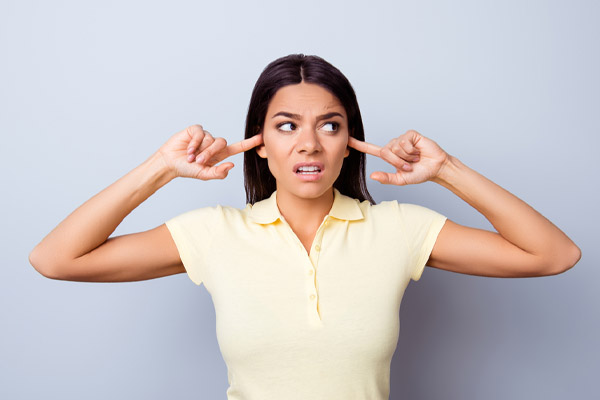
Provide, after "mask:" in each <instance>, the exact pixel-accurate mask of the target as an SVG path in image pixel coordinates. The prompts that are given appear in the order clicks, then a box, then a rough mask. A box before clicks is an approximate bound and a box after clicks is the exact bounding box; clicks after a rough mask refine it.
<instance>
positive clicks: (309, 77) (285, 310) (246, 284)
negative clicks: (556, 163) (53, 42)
mask: <svg viewBox="0 0 600 400" xmlns="http://www.w3.org/2000/svg"><path fill="white" fill-rule="evenodd" d="M245 137H246V138H245V140H243V141H241V142H238V143H235V144H233V145H229V146H227V144H226V142H225V140H224V139H223V138H214V137H213V136H212V135H211V134H210V133H209V132H207V131H206V130H204V129H203V128H202V126H199V125H195V126H191V127H189V128H187V129H185V130H184V131H182V132H179V133H177V134H175V135H174V136H173V137H171V138H170V139H169V140H168V141H167V142H166V143H165V144H164V145H163V146H162V147H161V148H160V149H159V150H158V151H157V152H156V153H155V154H154V155H152V156H151V157H150V158H149V159H147V160H146V161H145V162H144V163H143V164H142V165H140V166H139V167H137V168H135V169H134V170H133V171H131V172H130V173H128V174H127V175H125V176H124V177H123V178H121V179H119V180H118V181H117V182H115V183H114V184H112V185H111V186H109V187H108V188H106V189H105V190H103V191H102V192H100V193H99V194H97V195H96V196H94V197H92V198H91V199H90V200H88V201H87V202H86V203H84V204H83V205H82V206H81V207H79V208H78V209H77V210H75V211H74V212H73V213H72V214H71V215H69V216H68V217H67V218H66V219H65V220H64V221H63V222H61V223H60V224H59V225H58V226H57V227H56V228H55V229H54V230H53V231H52V232H51V233H50V234H49V235H48V236H46V237H45V238H44V239H43V240H42V242H41V243H40V244H38V245H37V246H36V248H35V249H34V250H33V251H32V253H31V255H30V261H31V263H32V265H33V266H34V267H35V268H36V269H37V270H38V271H39V272H40V273H42V274H43V275H45V276H47V277H50V278H54V279H66V280H79V281H111V282H117V281H119V282H121V281H136V280H143V279H151V278H158V277H162V276H167V275H172V274H176V273H183V272H187V273H188V275H189V276H190V278H191V279H192V280H193V281H194V282H195V283H196V284H198V285H199V284H200V283H204V284H205V286H206V288H207V290H208V291H209V292H210V293H211V296H212V298H213V302H214V305H215V310H216V315H217V338H218V340H219V345H220V348H221V351H222V354H223V358H224V360H225V362H226V363H227V367H228V378H229V384H230V387H229V389H228V391H227V395H228V398H229V399H242V398H260V399H271V398H272V399H291V398H298V399H306V398H311V399H338V398H339V399H353V398H356V399H387V398H388V395H389V372H390V371H389V368H390V362H391V357H392V355H393V353H394V349H395V347H396V343H397V340H398V310H399V306H400V301H401V299H402V295H403V293H404V289H405V288H406V285H407V284H408V282H409V281H410V279H413V280H418V279H419V277H420V276H421V273H422V270H423V268H424V266H425V265H426V264H427V265H429V266H432V267H436V268H441V269H445V270H448V271H455V272H460V273H466V274H473V275H484V276H498V277H524V276H543V275H552V274H558V273H561V272H563V271H565V270H567V269H569V268H571V267H572V266H573V265H574V264H575V263H576V262H577V261H578V260H579V258H580V251H579V249H578V247H577V246H576V245H575V244H574V243H573V242H572V241H571V240H570V239H569V238H568V237H567V236H566V235H565V234H564V233H563V232H561V231H560V230H559V229H558V228H557V227H555V226H554V225H553V224H552V223H551V222H550V221H548V220H547V219H545V218H544V217H543V216H541V215H540V214H539V213H537V212H536V211H535V210H534V209H532V208H531V207H530V206H528V205H527V204H525V203H524V202H523V201H521V200H519V199H518V198H517V197H515V196H513V195H512V194H510V193H508V192H507V191H505V190H504V189H502V188H501V187H499V186H497V185H496V184H494V183H493V182H491V181H489V180H487V179H486V178H484V177H483V176H481V175H479V174H478V173H476V172H475V171H473V170H471V169H469V168H468V167H466V166H465V165H464V164H462V163H461V162H460V161H459V160H458V159H457V158H455V157H453V156H450V155H448V154H447V153H446V152H445V151H443V150H442V149H441V148H440V147H439V146H438V145H437V144H436V143H435V142H433V141H431V140H430V139H428V138H426V137H424V136H422V135H420V134H419V133H418V132H415V131H408V132H406V133H405V134H403V135H401V136H400V137H398V138H395V139H393V140H392V141H390V142H389V143H388V144H387V145H386V146H384V147H378V146H376V145H373V144H370V143H366V142H364V132H363V126H362V120H361V116H360V111H359V108H358V104H357V101H356V96H355V94H354V91H353V89H352V87H351V85H350V83H349V82H348V80H347V79H346V78H345V77H344V75H343V74H342V73H341V72H340V71H338V70H337V69H336V68H335V67H333V66H332V65H330V64H329V63H327V62H326V61H325V60H323V59H321V58H319V57H315V56H304V55H290V56H287V57H283V58H280V59H278V60H275V61H274V62H272V63H271V64H269V65H268V66H267V68H266V69H265V70H264V71H263V73H262V74H261V76H260V77H259V79H258V81H257V83H256V85H255V88H254V91H253V94H252V98H251V101H250V106H249V110H248V116H247V120H246V135H245ZM240 152H245V154H244V175H245V186H246V195H247V201H248V204H247V206H246V207H245V208H244V209H242V210H239V209H235V208H232V207H221V206H217V207H207V208H202V209H198V210H193V211H190V212H188V213H185V214H182V215H180V216H177V217H175V218H173V219H171V220H169V221H167V223H166V224H163V225H161V226H159V227H157V228H155V229H152V230H149V231H146V232H140V233H135V234H130V235H124V236H118V237H113V238H109V235H110V234H111V233H112V232H113V231H114V230H115V228H116V227H117V226H118V225H119V223H120V222H121V221H122V220H123V219H124V218H125V216H126V215H127V214H129V213H130V212H131V211H132V210H133V209H134V208H136V207H137V206H138V205H139V204H141V203H142V202H143V201H145V200H146V199H147V198H148V197H149V196H150V195H152V194H153V193H154V192H155V191H156V190H158V189H159V188H160V187H162V186H163V185H165V184H166V183H168V182H169V181H171V180H172V179H174V178H175V177H178V176H180V177H192V178H196V179H201V180H210V179H224V178H225V177H226V176H227V174H228V172H229V170H231V168H233V166H234V165H233V163H231V162H228V161H226V162H223V163H221V164H219V163H220V162H221V161H224V160H226V159H227V158H228V157H230V156H232V155H234V154H237V153H240ZM365 153H367V154H371V155H374V156H377V157H380V158H382V159H384V160H385V161H387V162H388V163H390V164H391V165H392V166H393V167H394V169H395V172H393V173H386V172H381V171H379V172H374V173H373V174H371V178H372V179H375V180H377V181H379V182H381V183H385V184H395V185H406V184H416V183H421V182H425V181H428V180H429V181H433V182H436V183H439V184H441V185H443V186H445V187H446V188H448V189H449V190H451V191H452V192H453V193H455V194H456V195H458V196H459V197H460V198H462V199H463V200H465V201H466V202H467V203H469V204H470V205H471V206H473V207H474V208H475V209H477V210H478V211H480V212H481V213H482V214H483V215H484V216H485V217H486V218H487V219H488V220H489V221H490V222H491V223H492V225H493V226H494V227H495V228H496V229H497V231H498V233H495V232H488V231H484V230H480V229H474V228H469V227H464V226H461V225H458V224H456V223H454V222H452V221H450V220H447V219H446V218H445V217H443V216H442V215H440V214H438V213H436V212H434V211H432V210H428V209H426V208H423V207H420V206H415V205H408V204H398V203H397V202H396V201H386V202H382V203H380V204H374V202H373V200H372V198H371V196H370V195H369V193H368V191H367V188H366V183H365V161H364V160H365Z"/></svg>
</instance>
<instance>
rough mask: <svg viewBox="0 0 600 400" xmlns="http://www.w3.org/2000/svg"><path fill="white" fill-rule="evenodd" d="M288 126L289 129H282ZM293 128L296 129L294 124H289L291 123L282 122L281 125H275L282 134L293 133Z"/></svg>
mask: <svg viewBox="0 0 600 400" xmlns="http://www.w3.org/2000/svg"><path fill="white" fill-rule="evenodd" d="M288 125H289V128H284V127H286V126H288ZM295 128H296V125H294V124H293V123H291V122H283V123H281V124H279V125H277V129H279V130H280V131H284V132H291V131H293V130H294V129H295Z"/></svg>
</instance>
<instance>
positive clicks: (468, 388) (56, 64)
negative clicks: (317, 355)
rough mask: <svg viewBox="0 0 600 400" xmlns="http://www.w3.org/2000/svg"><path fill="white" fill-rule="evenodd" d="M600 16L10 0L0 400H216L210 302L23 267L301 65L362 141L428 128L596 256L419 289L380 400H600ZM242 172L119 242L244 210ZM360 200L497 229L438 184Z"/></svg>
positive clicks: (562, 4)
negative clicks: (168, 146) (184, 218)
mask: <svg viewBox="0 0 600 400" xmlns="http://www.w3.org/2000/svg"><path fill="white" fill-rule="evenodd" d="M364 4H366V5H364ZM599 17H600V6H599V3H598V2H596V1H495V2H491V1H436V2H432V1H410V2H408V1H395V2H392V1H369V2H366V3H365V2H358V1H357V2H350V3H349V2H343V1H335V2H322V1H302V2H292V3H289V4H286V3H284V2H281V1H263V2H260V1H257V2H241V1H240V2H220V3H219V2H216V1H215V2H201V1H169V2H163V3H159V2H152V1H107V0H104V1H101V2H100V1H98V2H82V1H52V2H45V1H22V0H19V1H17V0H11V1H7V0H2V1H1V2H0V57H1V62H0V113H1V114H0V131H1V134H2V142H1V150H0V152H1V154H0V155H1V158H0V160H1V161H0V162H1V163H2V165H1V167H2V188H3V191H2V192H3V194H2V196H1V200H0V201H1V202H2V203H1V204H2V213H3V217H2V227H3V229H2V230H1V235H2V236H1V244H2V253H1V254H2V264H1V268H0V321H1V322H0V323H1V324H2V325H1V329H0V398H2V399H33V398H44V399H62V400H66V399H78V400H79V399H166V398H170V399H213V398H214V399H219V398H225V390H226V387H227V372H226V367H225V364H224V362H223V360H222V358H221V355H220V352H219V349H218V345H217V341H216V336H215V316H214V311H213V305H212V302H211V299H210V295H209V294H208V293H207V292H206V289H205V288H204V287H203V286H201V287H197V286H195V285H194V284H193V283H192V282H191V281H190V280H189V279H188V278H187V276H185V275H179V276H175V277H169V278H164V279H158V280H153V281H146V282H139V283H125V284H89V283H72V282H61V281H52V280H48V279H46V278H43V277H42V276H41V275H39V274H37V272H35V270H34V269H33V268H32V267H31V266H30V265H29V263H28V260H27V256H28V253H29V252H30V250H31V249H32V248H33V247H34V246H35V245H36V244H37V243H38V242H39V241H40V240H41V239H42V238H43V236H44V235H46V234H47V233H48V232H49V231H50V230H51V229H52V228H53V227H54V226H56V225H57V224H58V223H59V222H60V221H61V220H62V219H63V218H65V217H66V216H67V215H68V214H69V213H70V212H71V211H73V210H74V209H75V208H76V207H78V206H79V205H80V204H82V203H83V202H84V201H86V200H87V199H88V198H90V197H91V196H93V195H94V194H96V193H97V192H99V191H100V190H102V189H103V188H105V187H106V186H108V185H109V184H111V183H112V182H114V181H115V180H117V179H118V178H119V177H121V176H122V175H124V174H125V173H127V172H128V171H130V170H131V169H132V168H134V167H135V166H137V165H138V164H139V163H141V162H142V161H143V160H145V159H146V158H147V157H148V156H150V155H151V154H152V153H153V152H154V151H155V150H156V149H158V147H160V145H161V144H162V143H164V142H165V141H166V140H167V139H168V138H169V137H170V136H171V135H172V134H173V133H175V132H177V131H179V130H181V129H183V128H185V127H186V126H188V125H190V124H194V123H200V124H203V125H204V126H205V127H206V128H207V129H209V130H210V131H211V132H212V133H213V134H215V135H219V136H223V137H225V138H226V139H227V140H228V141H230V142H233V141H237V140H240V139H241V138H242V136H243V127H244V119H245V113H246V110H247V107H248V102H249V98H250V93H251V90H252V87H253V85H254V83H255V81H256V79H257V78H258V75H259V74H260V72H261V71H262V69H263V68H264V67H265V66H266V65H267V64H268V63H269V62H270V61H272V60H273V59H275V58H278V57H280V56H283V55H287V54H290V53H295V52H303V53H306V54H317V55H320V56H322V57H324V58H325V59H327V60H328V61H330V62H331V63H333V64H334V65H336V66H337V67H338V68H340V69H341V70H342V71H343V72H344V73H345V74H346V76H347V77H348V78H349V79H350V81H351V82H352V84H353V86H354V88H355V90H356V92H357V95H358V99H359V103H360V105H361V109H362V113H363V119H364V123H365V129H366V136H367V138H368V140H369V141H371V142H373V143H377V144H380V145H383V144H385V143H387V142H388V141H389V140H390V139H391V138H393V137H395V136H398V135H399V134H401V133H403V132H404V131H406V130H407V129H417V130H419V131H420V132H421V133H422V134H424V135H426V136H428V137H431V138H432V139H434V140H436V141H437V142H438V143H439V144H440V145H441V146H442V147H443V148H444V149H446V150H447V151H448V152H449V153H451V154H453V155H456V156H458V157H459V158H460V159H461V160H462V161H463V162H465V163H466V164H467V165H469V166H471V167H472V168H474V169H476V170H477V171H479V172H481V173H483V174H484V175H486V176H488V177H489V178H491V179H492V180H494V181H495V182H497V183H499V184H500V185H502V186H504V187H505V188H507V189H508V190H510V191H512V192H513V193H515V194H517V195H518V196H520V197H521V198H522V199H524V200H525V201H527V202H529V203H530V204H531V205H533V206H534V207H535V208H536V209H538V210H539V211H540V212H541V213H543V214H544V215H546V216H547V217H548V218H550V219H551V220H552V221H553V222H555V223H556V224H557V225H558V226H559V227H561V228H562V229H563V230H564V231H565V232H566V233H567V234H568V235H569V236H570V237H571V238H573V239H574V240H575V242H576V243H577V244H578V245H579V246H580V247H581V249H582V250H583V259H582V260H581V261H580V262H579V264H578V265H577V266H576V267H575V268H574V269H572V270H570V271H569V272H567V273H565V274H563V275H559V276H555V277H546V278H539V279H491V278H480V277H471V276H465V275H458V274H453V273H447V272H442V271H438V270H433V269H429V268H428V269H427V270H426V271H425V273H424V275H423V277H422V279H421V281H419V282H418V283H411V284H410V285H409V289H408V290H407V293H406V296H405V298H404V302H403V305H402V309H401V313H400V314H401V316H400V317H401V332H400V340H399V343H398V349H397V351H396V354H395V356H394V359H393V362H392V383H391V399H413V400H415V399H426V400H435V399H488V400H495V399H547V400H550V399H567V398H569V399H589V398H597V397H596V396H597V382H596V381H597V378H598V372H599V371H600V361H599V360H600V351H599V343H598V338H599V337H600V319H599V314H598V304H599V301H600V294H599V291H598V281H599V278H600V272H599V271H598V268H597V264H598V260H599V250H598V245H597V240H598V235H597V233H596V225H597V224H598V222H599V218H598V211H597V209H596V207H597V206H598V204H599V195H598V177H597V175H598V167H597V162H596V159H597V157H594V156H595V155H596V152H597V149H598V148H599V145H600V143H599V139H598V137H599V134H600V129H599V128H600V121H599V115H600V113H599V111H600V107H599V106H600V101H599V98H600V78H599V74H598V71H600V56H599V51H598V49H599V48H600V47H599V38H600V27H599V26H600V24H599V23H598V21H599V20H600V18H599ZM233 161H234V163H235V164H236V167H235V168H234V169H233V170H232V171H231V173H230V176H229V178H228V179H227V180H225V181H212V182H200V181H194V180H191V179H179V180H176V181H173V182H171V183H170V184H168V185H167V186H166V187H164V188H162V189H161V190H160V191H159V192H157V193H156V194H155V195H154V196H153V197H151V198H150V199H149V200H148V201H147V202H145V203H144V204H142V205H141V206H140V207H139V208H138V209H136V210H135V211H134V212H133V213H132V214H131V215H130V216H128V217H127V218H126V219H125V221H124V222H123V223H122V224H121V225H120V226H119V227H118V229H117V230H116V232H115V234H124V233H129V232H137V231H141V230H146V229H150V228H153V227H155V226H157V225H160V224H161V223H163V222H164V221H165V220H167V219H169V218H171V217H173V216H175V215H178V214H180V213H182V212H184V211H187V210H190V209H193V208H197V207H202V206H208V205H215V204H227V205H233V206H239V207H242V206H243V205H244V191H243V180H242V174H241V172H242V169H241V166H242V156H241V155H238V156H236V157H235V158H234V160H233ZM377 169H387V170H389V168H387V167H386V166H385V164H384V163H383V162H379V160H377V159H374V158H373V157H370V156H369V158H368V166H367V170H368V173H370V172H372V171H374V170H377ZM369 188H370V190H371V193H372V194H373V195H374V197H375V199H376V200H377V201H382V200H390V199H398V200H399V201H403V202H411V203H417V204H421V205H424V206H427V207H430V208H432V209H435V210H437V211H439V212H441V213H443V214H446V215H447V216H448V217H450V218H451V219H453V220H455V221H457V222H459V223H463V224H467V225H472V226H477V227H489V224H488V223H487V222H486V221H485V220H484V219H483V217H481V216H480V215H479V214H478V213H477V212H476V211H475V210H473V209H471V208H470V207H469V206H468V205H466V204H465V203H463V202H462V201H461V200H460V199H458V198H457V197H455V196H454V195H453V194H452V193H450V192H449V191H447V190H446V189H444V188H442V187H439V186H437V185H435V184H433V183H426V184H422V185H418V186H415V187H395V186H393V187H389V186H383V185H380V184H378V183H377V182H374V181H370V183H369Z"/></svg>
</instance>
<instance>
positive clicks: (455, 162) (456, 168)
mask: <svg viewBox="0 0 600 400" xmlns="http://www.w3.org/2000/svg"><path fill="white" fill-rule="evenodd" d="M464 166H465V165H464V164H463V163H462V162H460V160H459V159H458V158H456V157H454V156H451V155H448V158H446V161H444V163H443V164H442V166H441V167H440V169H439V171H438V173H437V175H436V176H435V177H434V178H433V179H432V181H433V182H435V183H438V184H440V185H442V186H445V187H448V186H450V185H452V183H453V182H454V181H455V178H456V177H457V176H458V174H459V173H460V170H461V168H463V167H464Z"/></svg>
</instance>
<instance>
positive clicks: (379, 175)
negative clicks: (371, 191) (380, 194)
mask: <svg viewBox="0 0 600 400" xmlns="http://www.w3.org/2000/svg"><path fill="white" fill-rule="evenodd" d="M389 175H390V174H389V173H387V172H382V171H375V172H373V173H372V174H371V179H373V180H375V181H377V182H379V183H382V184H384V185H389V184H390V183H391V177H390V176H389Z"/></svg>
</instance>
